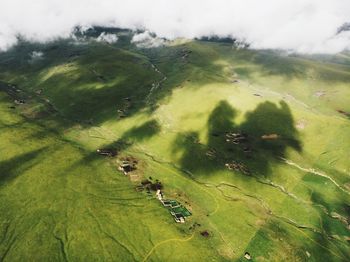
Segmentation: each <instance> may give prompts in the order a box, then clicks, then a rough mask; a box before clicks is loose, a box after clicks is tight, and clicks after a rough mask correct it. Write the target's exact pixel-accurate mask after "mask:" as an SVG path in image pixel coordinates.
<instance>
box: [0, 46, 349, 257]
mask: <svg viewBox="0 0 350 262" xmlns="http://www.w3.org/2000/svg"><path fill="white" fill-rule="evenodd" d="M124 47H125V46H124ZM38 48H39V49H43V51H44V54H45V55H44V59H43V60H41V61H36V62H32V63H28V59H29V57H28V53H29V52H31V51H32V50H36V49H38ZM184 50H185V51H188V50H190V51H192V52H191V53H190V54H189V56H188V57H185V58H182V56H183V53H184V52H185V51H184ZM0 61H2V62H1V63H0V66H1V80H2V81H3V82H10V83H15V84H17V85H18V88H20V89H21V90H23V91H22V92H20V93H19V94H16V95H18V96H23V97H24V98H25V99H26V100H27V101H28V103H27V104H26V105H23V106H18V107H17V108H16V109H15V110H13V109H10V108H9V106H10V105H12V100H11V99H10V98H9V96H8V95H6V94H5V93H1V103H0V106H1V114H0V120H1V122H0V123H1V124H0V127H1V131H2V132H1V133H0V141H4V142H1V144H0V149H1V152H6V153H5V154H1V159H0V161H1V162H0V175H1V182H0V187H1V188H0V190H1V191H0V192H1V194H0V198H1V201H0V208H1V213H2V214H3V215H2V216H1V221H0V225H1V227H0V230H1V231H0V232H2V233H1V235H0V237H1V238H2V241H1V244H0V255H1V258H2V259H1V260H4V261H16V260H23V258H28V259H29V258H30V259H31V260H40V261H44V260H48V259H50V260H57V261H59V260H73V261H77V260H85V261H88V260H115V261H118V260H121V259H122V260H123V261H133V260H137V261H141V260H143V259H147V260H151V261H185V260H188V257H189V256H190V257H191V260H193V261H211V260H214V261H225V260H232V259H240V258H241V257H242V254H244V252H245V251H249V252H250V253H251V254H252V255H253V257H254V259H256V260H257V261H264V260H265V261H280V260H281V259H282V258H283V259H284V260H290V261H294V260H306V259H307V254H310V255H311V257H310V260H312V261H320V260H322V259H324V258H325V257H327V261H345V260H346V257H348V256H349V250H348V243H347V240H346V239H347V238H348V237H349V236H350V233H349V230H348V229H347V228H346V226H345V224H344V222H342V221H341V218H345V219H349V208H350V207H349V205H350V198H349V190H348V188H349V170H350V166H349V162H348V155H347V152H349V149H350V142H349V141H350V139H349V135H348V134H349V131H350V122H349V119H347V118H346V117H345V116H343V115H341V114H339V113H338V112H337V111H336V110H343V111H345V112H349V111H350V107H349V103H348V97H349V96H348V95H349V92H350V91H349V90H350V89H349V86H348V83H349V78H350V73H348V72H349V70H348V69H349V68H348V66H347V65H346V64H335V63H333V64H332V63H329V62H320V61H319V60H310V59H305V58H300V57H281V56H278V55H276V54H273V53H268V52H255V51H247V50H235V49H232V48H231V46H230V45H228V44H218V43H207V42H187V43H173V45H172V46H169V47H165V48H160V49H157V50H143V51H141V50H137V49H134V48H133V47H129V46H127V49H119V48H117V47H112V46H108V45H104V44H96V43H91V44H89V45H81V46H79V45H78V46H76V45H70V44H68V43H66V42H63V43H60V45H51V46H50V45H48V46H44V47H43V46H32V45H28V44H23V46H20V47H18V48H17V49H16V50H12V51H11V52H8V53H6V54H2V57H1V58H0ZM151 63H153V64H154V65H156V66H157V67H158V68H159V69H160V71H161V72H162V74H159V73H157V72H155V71H154V70H153V69H152V65H151ZM164 75H165V76H166V77H167V80H166V81H164V82H163V83H162V84H161V86H160V88H158V89H156V90H153V92H152V93H151V94H150V95H149V91H150V89H151V87H152V83H157V82H159V81H161V79H162V78H163V77H164ZM234 79H239V82H236V83H232V80H234ZM39 89H42V90H43V91H42V94H41V95H36V94H35V91H36V90H39ZM321 91H322V92H324V94H323V95H322V96H320V97H318V96H317V95H315V94H316V93H317V92H321ZM255 93H258V94H259V95H260V96H255V95H254V94H255ZM28 96H32V98H29V97H28ZM125 97H131V98H132V106H131V107H130V108H129V109H128V117H127V118H124V119H118V118H117V112H116V111H117V109H118V108H123V107H124V106H125V100H124V98H125ZM45 99H46V100H45ZM47 99H48V100H47ZM48 101H49V102H48ZM298 127H299V128H298ZM231 130H232V131H235V130H243V131H244V132H246V133H248V134H249V137H250V140H251V147H252V148H253V153H252V156H251V157H247V156H246V155H245V154H244V153H243V152H242V149H241V148H240V147H239V146H232V145H227V144H226V143H225V142H224V139H223V136H222V135H221V136H219V137H216V136H212V134H213V133H220V134H221V133H223V132H225V131H231ZM267 133H278V134H279V135H281V136H282V138H283V139H282V140H281V141H270V142H263V141H261V139H260V136H261V135H263V134H267ZM197 141H199V143H198V142H197ZM102 145H117V146H118V147H120V148H121V149H122V150H123V153H122V154H125V155H133V156H135V157H137V158H139V159H140V161H141V170H140V171H139V172H140V174H141V175H143V176H144V177H148V176H152V177H153V178H154V179H155V178H158V179H159V180H161V181H162V182H163V183H164V184H165V194H166V195H167V196H169V197H170V196H171V197H174V198H177V199H179V200H180V201H181V202H183V203H185V202H189V204H188V205H190V206H188V207H189V208H191V209H192V211H193V217H191V219H190V220H189V221H188V222H187V223H186V224H185V225H176V224H174V223H173V221H172V219H171V217H170V216H169V214H168V213H167V212H166V211H165V210H164V209H163V208H161V207H160V206H159V204H158V202H157V201H156V200H155V199H148V198H147V197H146V195H144V194H143V193H137V192H135V190H134V189H133V187H134V186H133V182H131V181H129V179H128V178H126V177H124V176H122V175H121V174H120V173H118V171H116V163H115V161H114V160H106V159H101V158H100V157H98V156H96V155H95V153H94V150H95V149H96V148H98V147H100V146H102ZM208 149H215V150H216V152H217V157H216V158H214V159H208V157H207V156H206V154H205V153H206V151H207V150H208ZM280 157H284V158H286V159H288V160H289V161H290V162H288V163H289V165H288V164H287V163H285V162H283V161H282V160H281V159H280ZM231 160H236V161H240V162H243V163H245V164H246V165H247V166H248V167H249V168H250V169H251V171H252V175H251V176H246V175H243V174H242V173H240V172H232V171H228V170H227V169H225V168H224V163H225V162H227V161H231ZM317 172H320V173H317ZM321 173H322V174H324V175H327V176H329V177H325V176H323V177H322V176H320V175H317V174H321ZM194 222H198V223H200V224H201V226H200V227H199V228H196V229H194V230H193V229H189V227H190V225H192V224H193V223H194ZM201 230H208V231H209V232H210V233H211V237H210V238H209V239H205V238H203V237H201V236H200V234H199V232H200V231H201ZM307 252H308V253H307Z"/></svg>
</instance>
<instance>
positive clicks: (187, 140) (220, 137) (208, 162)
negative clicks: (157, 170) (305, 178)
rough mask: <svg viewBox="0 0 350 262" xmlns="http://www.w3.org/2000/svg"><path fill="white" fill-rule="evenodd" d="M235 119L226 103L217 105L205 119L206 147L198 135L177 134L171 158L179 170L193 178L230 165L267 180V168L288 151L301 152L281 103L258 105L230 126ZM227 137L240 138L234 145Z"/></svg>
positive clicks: (295, 132)
mask: <svg viewBox="0 0 350 262" xmlns="http://www.w3.org/2000/svg"><path fill="white" fill-rule="evenodd" d="M236 116H237V111H236V110H235V109H234V108H233V107H232V106H231V105H230V104H229V103H228V102H227V101H220V102H219V103H218V104H217V105H216V107H215V108H214V110H213V111H212V113H211V114H210V116H209V118H208V122H207V127H208V134H207V138H208V139H207V143H206V144H203V143H200V142H199V132H195V131H192V132H185V133H180V134H178V136H177V138H176V139H175V141H174V143H173V154H174V155H175V156H177V157H178V156H179V155H180V157H179V159H178V161H179V163H180V165H181V167H182V168H183V169H186V170H188V171H190V172H192V173H195V174H196V173H198V174H210V173H213V172H216V171H218V170H222V169H225V168H226V167H225V164H226V163H232V162H234V163H240V164H242V165H243V166H245V167H246V168H247V170H249V172H250V173H254V174H258V175H263V176H268V175H270V174H271V164H272V163H276V162H278V161H279V158H281V157H285V154H286V151H287V149H288V148H292V149H294V150H296V151H298V152H300V151H302V145H301V142H300V140H299V138H298V132H297V130H296V128H295V127H294V120H293V116H292V114H291V111H290V109H289V106H288V105H287V104H286V103H285V102H284V101H280V103H279V104H278V105H277V104H274V103H271V102H264V103H261V104H259V105H258V106H257V107H256V108H255V109H254V110H253V111H250V112H248V113H247V114H246V115H245V121H244V122H243V123H241V124H239V125H237V124H235V122H234V118H235V117H236ZM228 134H239V136H240V137H242V138H241V140H240V141H239V142H238V143H237V144H235V143H232V139H231V138H230V137H228ZM264 136H267V138H266V139H264V138H263V137H264ZM227 140H230V141H227Z"/></svg>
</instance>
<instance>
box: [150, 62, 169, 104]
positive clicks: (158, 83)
mask: <svg viewBox="0 0 350 262" xmlns="http://www.w3.org/2000/svg"><path fill="white" fill-rule="evenodd" d="M151 66H152V68H153V70H154V71H155V72H156V73H158V74H159V75H160V76H162V79H161V80H159V81H157V82H154V83H153V84H152V87H151V89H150V91H149V93H148V95H147V97H146V103H147V104H148V103H150V101H151V96H152V94H153V93H154V91H155V90H157V89H158V88H159V87H160V86H161V84H162V83H163V82H164V81H165V80H167V77H166V76H165V75H164V74H163V73H162V72H161V71H160V70H159V69H158V68H157V67H156V66H155V65H154V64H152V63H151Z"/></svg>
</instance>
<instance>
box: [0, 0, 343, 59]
mask: <svg viewBox="0 0 350 262" xmlns="http://www.w3.org/2000/svg"><path fill="white" fill-rule="evenodd" d="M348 22H350V0H0V50H2V51H3V50H7V49H8V48H10V47H11V46H13V45H14V44H16V42H17V39H18V36H22V37H24V38H26V39H27V40H30V41H41V42H45V41H51V40H54V39H56V38H58V37H69V36H70V34H71V32H72V29H73V28H74V27H75V26H82V27H89V26H93V25H99V26H115V27H123V28H130V29H147V30H149V31H150V32H153V33H156V34H157V35H158V36H159V37H165V38H168V39H174V38H177V37H185V38H195V37H202V36H211V35H216V36H221V37H227V36H230V37H233V38H235V39H239V40H241V41H245V42H246V43H248V44H250V46H251V48H256V49H284V50H290V51H294V52H299V53H337V52H341V51H343V50H345V49H350V31H343V32H340V33H339V32H338V29H339V27H341V26H342V25H344V24H345V23H348Z"/></svg>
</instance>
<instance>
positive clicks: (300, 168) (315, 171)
mask: <svg viewBox="0 0 350 262" xmlns="http://www.w3.org/2000/svg"><path fill="white" fill-rule="evenodd" d="M281 159H282V160H283V161H284V162H285V163H286V164H287V165H290V166H293V167H295V168H297V169H299V170H301V171H304V172H307V173H310V174H313V175H316V176H320V177H323V178H326V179H328V180H329V181H331V182H332V183H333V184H334V185H335V186H336V187H337V188H338V189H340V190H341V191H343V192H344V193H345V194H348V195H350V192H349V191H348V190H346V189H345V188H343V187H342V186H341V185H339V184H338V183H337V181H335V180H334V179H333V178H332V177H330V176H328V175H326V174H324V173H322V172H320V171H317V170H316V169H314V168H305V167H302V166H300V165H298V164H297V163H294V162H293V161H291V160H288V159H285V158H281Z"/></svg>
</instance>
